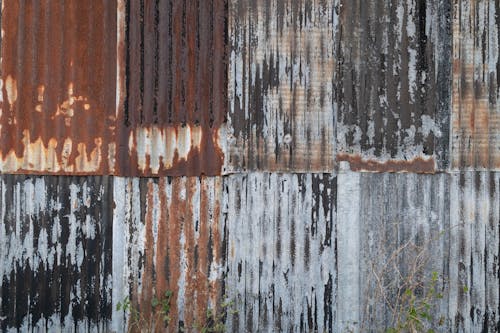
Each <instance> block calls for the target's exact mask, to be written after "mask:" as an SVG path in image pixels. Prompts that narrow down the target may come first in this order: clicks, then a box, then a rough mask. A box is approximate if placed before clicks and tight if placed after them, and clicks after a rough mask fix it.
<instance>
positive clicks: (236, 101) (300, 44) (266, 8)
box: [225, 0, 338, 172]
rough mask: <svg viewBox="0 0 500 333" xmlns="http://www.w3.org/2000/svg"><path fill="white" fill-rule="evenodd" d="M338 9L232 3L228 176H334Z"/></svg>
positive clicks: (324, 4)
mask: <svg viewBox="0 0 500 333" xmlns="http://www.w3.org/2000/svg"><path fill="white" fill-rule="evenodd" d="M336 6H338V1H308V0H297V1H295V0H293V1H286V0H284V1H265V0H260V1H249V0H234V1H230V2H229V7H230V10H229V22H230V24H229V43H230V45H229V48H230V51H229V52H230V57H229V68H228V75H229V84H228V93H229V105H230V107H229V114H228V119H229V122H228V133H227V137H228V142H227V152H226V168H225V171H226V172H238V171H245V170H260V171H296V172H304V171H305V172H307V171H312V172H314V171H316V172H322V171H325V172H328V171H332V170H333V168H334V166H335V160H334V154H335V112H334V111H335V107H334V104H333V99H334V76H333V74H334V69H335V67H336V60H337V59H336V58H335V52H334V50H335V45H336V44H337V39H336V37H335V33H334V32H335V29H336V25H337V23H338V15H337V13H338V11H337V10H336V9H335V8H336ZM337 9H338V8H337Z"/></svg>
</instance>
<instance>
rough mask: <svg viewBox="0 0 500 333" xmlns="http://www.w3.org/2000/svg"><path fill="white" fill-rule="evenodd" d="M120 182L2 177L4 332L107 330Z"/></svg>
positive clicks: (0, 305)
mask: <svg viewBox="0 0 500 333" xmlns="http://www.w3.org/2000/svg"><path fill="white" fill-rule="evenodd" d="M112 186H113V184H112V179H111V178H108V177H85V178H83V177H47V176H44V177H41V176H34V177H33V176H21V175H19V176H14V175H3V176H1V177H0V286H1V287H0V330H1V331H2V332H6V331H10V330H13V331H15V329H19V331H21V332H46V331H47V332H60V331H64V332H70V331H71V332H80V331H92V332H96V331H100V332H107V331H108V330H107V327H108V321H110V320H111V316H112V311H113V310H112V308H111V305H112V303H111V282H112V279H111V274H112V271H111V268H112V263H111V261H112V258H111V254H112V252H111V250H112V236H113V234H112V209H111V205H112V202H113V198H112V194H113V192H112Z"/></svg>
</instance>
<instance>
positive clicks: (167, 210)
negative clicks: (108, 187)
mask: <svg viewBox="0 0 500 333" xmlns="http://www.w3.org/2000/svg"><path fill="white" fill-rule="evenodd" d="M221 189H222V179H221V178H194V177H192V178H185V177H175V178H159V179H147V178H115V187H114V199H115V209H114V220H113V230H114V231H115V232H114V238H113V307H116V304H117V303H118V302H122V301H123V300H124V299H125V298H126V297H130V299H131V300H132V304H133V306H134V308H135V309H137V310H139V311H141V314H142V315H143V316H144V318H146V322H147V323H149V322H150V321H149V320H150V318H151V317H150V316H151V315H153V317H154V316H155V314H152V313H151V312H152V311H151V310H152V308H151V300H152V298H153V296H156V297H158V298H161V297H162V296H163V295H164V293H165V291H172V292H173V300H172V302H171V308H170V315H169V316H170V319H171V320H170V325H169V331H172V332H174V331H175V332H177V331H178V330H179V329H180V328H182V327H184V328H185V330H186V331H193V329H194V328H193V327H195V325H201V327H203V326H204V325H205V324H206V323H205V320H206V313H207V310H208V309H210V308H212V309H214V310H217V308H218V307H219V306H220V304H221V303H222V294H223V292H224V291H223V289H222V288H223V275H224V265H223V263H224V258H225V252H224V251H225V250H224V247H225V246H226V244H225V236H224V225H223V221H222V220H220V213H221V206H220V205H221ZM160 323H161V324H160V326H157V328H158V327H159V331H163V330H164V329H165V328H164V327H163V324H162V322H161V321H160ZM142 324H144V322H142V321H141V325H142ZM127 325H134V321H133V320H131V319H130V318H127V316H124V315H123V313H122V312H119V311H116V312H114V315H113V323H112V328H113V330H114V331H116V332H125V331H126V330H127V327H128V326H127ZM130 327H131V328H134V329H137V327H135V326H130Z"/></svg>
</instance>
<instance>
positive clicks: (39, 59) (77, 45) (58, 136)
mask: <svg viewBox="0 0 500 333" xmlns="http://www.w3.org/2000/svg"><path fill="white" fill-rule="evenodd" d="M95 13H99V15H96V14H95ZM1 23H2V25H1V28H2V59H1V73H2V75H1V84H0V88H1V94H0V95H1V96H0V97H1V100H0V103H1V104H0V108H1V110H0V125H1V127H0V146H1V148H0V171H2V172H4V173H49V174H54V173H57V174H109V173H113V172H114V170H113V166H114V159H115V144H114V143H113V139H114V129H115V128H114V123H115V122H114V120H115V104H116V100H115V86H116V85H115V81H116V72H115V71H116V47H115V45H116V2H115V1H90V2H88V1H77V0H70V1H64V2H36V1H35V2H33V1H4V2H3V3H2V22H1Z"/></svg>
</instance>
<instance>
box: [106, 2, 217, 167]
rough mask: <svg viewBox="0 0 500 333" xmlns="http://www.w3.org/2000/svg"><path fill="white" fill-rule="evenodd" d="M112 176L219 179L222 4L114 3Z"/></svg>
mask: <svg viewBox="0 0 500 333" xmlns="http://www.w3.org/2000/svg"><path fill="white" fill-rule="evenodd" d="M118 16H119V35H118V36H119V39H120V47H119V54H118V55H119V58H118V59H119V60H118V61H119V68H120V71H119V75H120V76H119V82H118V90H119V92H118V93H119V117H118V123H117V125H118V129H119V130H118V138H117V145H118V159H117V166H116V169H117V174H120V175H131V174H134V175H185V176H186V175H201V174H205V175H217V174H220V172H221V168H222V161H223V154H222V151H221V149H220V147H219V143H218V138H219V128H220V126H221V124H222V122H223V121H224V118H225V115H226V109H227V103H226V91H227V88H226V85H227V77H226V28H227V27H226V17H227V5H226V0H210V1H206V0H189V1H168V0H160V1H149V0H146V1H144V0H141V1H127V2H126V3H120V6H119V13H118Z"/></svg>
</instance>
